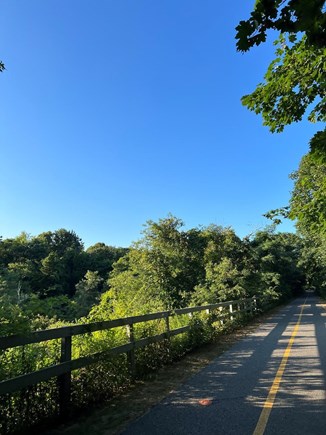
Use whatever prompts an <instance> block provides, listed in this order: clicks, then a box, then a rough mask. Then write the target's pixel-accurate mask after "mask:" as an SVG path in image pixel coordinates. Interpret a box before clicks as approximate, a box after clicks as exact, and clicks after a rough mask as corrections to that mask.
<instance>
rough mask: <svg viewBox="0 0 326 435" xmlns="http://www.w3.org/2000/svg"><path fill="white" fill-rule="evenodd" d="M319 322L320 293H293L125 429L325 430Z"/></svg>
mask: <svg viewBox="0 0 326 435" xmlns="http://www.w3.org/2000/svg"><path fill="white" fill-rule="evenodd" d="M303 305H304V306H303ZM325 322H326V311H325V309H324V307H323V305H322V303H321V301H320V300H319V299H318V298H316V297H315V296H313V295H312V294H308V295H307V298H306V296H305V297H304V298H300V299H296V300H295V301H294V302H292V303H291V304H290V305H288V306H286V307H284V308H282V309H281V310H280V311H279V312H278V313H277V314H275V315H273V316H272V317H270V318H269V319H268V320H267V321H266V322H265V323H264V324H262V325H261V326H260V327H259V328H258V329H257V330H256V331H255V332H254V333H252V334H251V335H249V336H247V337H246V338H244V339H243V340H241V341H240V342H238V343H237V344H236V345H234V346H233V347H232V348H231V349H230V350H229V351H227V352H225V353H224V354H223V355H221V356H220V357H218V358H216V359H215V360H214V361H213V362H212V363H211V364H210V365H208V366H207V367H206V368H205V369H204V370H202V371H201V372H199V373H197V374H196V375H195V376H193V377H192V378H191V379H190V380H189V381H188V382H187V383H186V384H184V385H183V386H182V387H181V388H180V389H178V390H177V391H175V392H173V393H171V394H170V395H169V396H168V397H167V398H166V399H165V400H163V401H162V402H161V403H160V404H158V405H157V406H155V407H153V408H152V409H151V410H150V411H149V412H147V413H146V414H145V415H144V416H143V417H141V418H140V419H138V420H137V421H135V422H134V423H132V424H130V425H129V427H128V428H127V429H126V430H125V431H124V432H123V434H124V435H132V434H133V435H136V434H137V435H143V434H144V435H147V434H148V435H150V434H151V435H154V434H253V433H254V432H255V435H259V434H262V433H265V434H266V435H271V434H277V435H278V434H287V435H289V434H293V435H299V434H305V435H308V434H309V435H310V434H312V435H315V434H320V435H324V434H325V433H326V400H325V373H326V327H325ZM296 325H297V326H296ZM284 355H285V356H286V357H284ZM280 367H281V370H280ZM272 386H273V388H272ZM273 389H274V390H275V391H274V393H276V394H274V396H275V398H274V400H273V401H272V403H270V402H268V401H267V402H266V399H267V398H268V397H269V398H270V397H271V395H273V394H271V392H272V393H273ZM262 421H264V422H263V423H262Z"/></svg>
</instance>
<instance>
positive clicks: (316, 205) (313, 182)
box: [289, 154, 326, 237]
mask: <svg viewBox="0 0 326 435" xmlns="http://www.w3.org/2000/svg"><path fill="white" fill-rule="evenodd" d="M291 177H292V179H293V180H294V181H295V184H294V189H293V191H292V196H291V200H290V210H289V217H290V218H292V219H296V220H297V228H298V229H299V231H300V232H301V233H302V234H305V235H307V236H308V237H312V236H317V235H319V236H321V237H325V235H326V164H324V163H321V162H318V161H316V160H315V159H314V158H313V156H312V155H311V154H307V155H306V156H304V157H303V158H302V160H301V163H300V166H299V169H298V170H297V171H296V172H294V173H293V174H292V175H291Z"/></svg>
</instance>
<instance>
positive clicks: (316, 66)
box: [236, 0, 326, 152]
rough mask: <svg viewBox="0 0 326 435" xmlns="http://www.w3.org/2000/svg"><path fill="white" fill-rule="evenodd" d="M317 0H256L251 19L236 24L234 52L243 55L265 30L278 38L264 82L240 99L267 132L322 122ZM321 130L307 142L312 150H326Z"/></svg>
mask: <svg viewBox="0 0 326 435" xmlns="http://www.w3.org/2000/svg"><path fill="white" fill-rule="evenodd" d="M323 7H324V1H320V0H289V1H284V0H257V1H256V4H255V7H254V10H253V11H252V12H251V15H250V18H249V19H248V20H246V21H241V22H240V23H239V25H238V26H237V28H236V30H237V34H236V39H237V49H238V50H240V51H247V50H249V49H251V48H252V47H253V46H254V45H259V44H260V43H262V42H265V41H266V38H267V31H268V30H271V29H273V30H277V31H279V32H280V33H281V34H280V36H279V37H278V39H276V41H275V45H276V47H277V48H276V53H275V55H276V56H275V59H274V60H273V61H272V62H271V64H270V65H269V67H268V69H267V72H266V74H265V77H264V82H263V83H260V84H258V86H257V87H256V89H255V90H254V91H253V92H252V93H251V94H248V95H245V96H244V97H242V103H243V104H244V105H245V106H247V107H248V108H249V109H250V110H252V111H254V112H255V113H256V114H261V115H262V117H263V124H264V125H266V126H268V127H269V129H270V131H271V132H281V131H283V129H284V127H285V126H286V125H289V124H291V123H294V122H298V121H301V120H302V119H303V116H304V114H305V113H306V112H307V110H309V114H308V120H309V121H311V122H323V121H325V120H326V49H325V46H326V14H325V12H324V9H323ZM325 142H326V131H325V130H321V131H320V132H318V133H317V134H316V135H315V136H314V137H313V139H312V140H311V149H312V150H313V151H314V152H318V150H320V149H321V148H322V149H323V151H324V150H325V145H324V144H325Z"/></svg>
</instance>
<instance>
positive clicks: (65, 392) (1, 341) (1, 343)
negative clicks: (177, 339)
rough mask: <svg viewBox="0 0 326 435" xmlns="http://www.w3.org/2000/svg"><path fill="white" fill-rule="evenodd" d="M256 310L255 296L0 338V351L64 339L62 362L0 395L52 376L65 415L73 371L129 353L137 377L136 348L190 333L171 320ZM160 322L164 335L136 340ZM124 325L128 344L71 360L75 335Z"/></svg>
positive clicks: (7, 383)
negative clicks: (144, 326)
mask: <svg viewBox="0 0 326 435" xmlns="http://www.w3.org/2000/svg"><path fill="white" fill-rule="evenodd" d="M223 308H224V309H225V308H227V311H226V312H225V311H224V312H223ZM234 308H236V309H234ZM256 310H257V298H256V297H252V298H247V299H239V300H233V301H226V302H221V303H217V304H210V305H204V306H195V307H187V308H181V309H176V310H174V311H161V312H157V313H151V314H145V315H141V316H132V317H125V318H120V319H114V320H108V321H102V322H94V323H89V324H83V325H73V326H64V327H61V328H54V329H47V330H43V331H37V332H31V333H29V334H27V335H12V336H8V337H0V350H6V349H10V348H14V347H17V346H25V345H28V344H33V343H41V342H43V341H48V340H56V339H61V354H60V363H58V364H55V365H52V366H49V367H46V368H43V369H40V370H37V371H34V372H31V373H27V374H24V375H21V376H17V377H15V378H12V379H8V380H4V381H2V382H0V395H2V394H7V393H13V392H15V391H19V390H22V389H23V388H26V387H29V386H32V385H35V384H38V383H40V382H44V381H47V380H49V379H51V378H53V377H57V378H58V384H59V409H60V413H62V414H64V413H65V412H66V411H67V409H68V408H69V403H70V399H71V372H72V371H73V370H76V369H80V368H82V367H87V366H89V365H90V364H94V363H96V362H98V361H100V360H101V359H103V358H104V357H109V356H112V355H119V354H123V353H126V354H127V359H128V365H129V370H130V373H131V374H134V372H135V350H136V349H139V348H142V347H145V346H148V345H149V344H152V343H157V342H160V341H163V340H166V339H170V338H171V337H172V336H175V335H178V334H183V333H185V332H187V331H189V330H190V325H187V326H183V327H180V328H177V329H172V330H171V329H170V322H169V319H170V318H171V317H173V316H180V315H185V314H188V315H189V316H190V317H191V316H192V315H193V313H196V312H201V311H206V313H213V312H216V320H220V321H221V322H223V319H224V318H225V317H229V319H230V320H233V319H234V317H236V316H237V315H239V314H241V313H244V312H251V313H252V314H253V313H254V312H255V311H256ZM159 319H165V323H166V328H165V329H166V330H165V332H163V333H161V334H158V335H154V336H149V337H146V338H141V339H139V340H135V337H134V327H133V325H135V324H137V323H144V322H148V321H151V320H159ZM121 326H125V327H126V333H127V339H128V343H126V344H123V345H120V346H117V347H113V348H110V349H107V350H104V351H101V352H97V353H94V354H91V355H88V356H83V357H79V358H76V359H72V337H73V336H75V335H81V334H88V333H91V332H96V331H103V330H109V329H113V328H117V327H121Z"/></svg>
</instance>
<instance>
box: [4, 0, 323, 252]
mask: <svg viewBox="0 0 326 435" xmlns="http://www.w3.org/2000/svg"><path fill="white" fill-rule="evenodd" d="M252 4H253V1H252V0H250V1H242V0H236V1H235V2H232V3H230V2H229V3H224V2H217V1H216V0H206V1H199V0H197V1H191V0H187V1H186V0H155V1H153V0H115V1H113V0H96V1H94V2H90V1H88V0H87V1H85V0H69V1H67V0H46V1H44V0H29V1H28V2H27V1H26V0H2V2H1V4H0V59H1V60H3V61H4V62H5V64H6V68H7V70H6V71H5V72H4V73H3V74H1V75H0V95H1V106H0V161H1V171H0V235H2V236H3V237H4V238H6V237H14V236H17V235H18V234H19V233H20V232H21V231H27V232H28V233H31V234H32V235H37V234H39V233H40V232H43V231H47V230H55V229H59V228H66V229H70V230H74V231H76V233H77V234H78V235H79V236H80V237H81V238H82V239H83V241H84V242H85V245H86V246H89V245H91V244H93V243H96V242H98V241H102V242H105V243H107V244H112V245H117V246H128V245H129V244H130V243H131V241H133V240H137V239H138V238H139V237H140V231H141V230H142V225H143V224H144V223H145V222H146V221H147V220H148V219H152V220H157V219H159V218H162V217H165V216H166V215H167V214H168V213H172V214H174V215H176V216H177V217H179V218H181V219H183V220H184V221H185V223H186V225H187V227H195V226H198V225H208V224H209V223H216V224H219V225H224V226H229V225H230V226H232V227H233V228H234V229H235V230H236V232H237V233H238V234H239V235H240V236H245V235H246V234H248V233H251V232H253V231H255V230H257V229H258V228H262V227H263V226H264V225H265V224H266V223H268V222H267V221H266V220H265V219H264V218H263V217H262V214H263V213H265V212H266V211H268V210H270V209H273V208H277V207H280V206H283V205H286V204H287V202H288V199H289V196H290V193H289V192H290V191H291V188H292V182H291V180H289V179H288V174H289V173H290V172H292V171H293V170H295V169H296V168H297V166H298V163H299V161H300V158H301V157H302V155H303V154H304V153H305V152H306V151H307V150H308V141H309V138H310V137H311V136H312V134H313V133H314V132H315V131H316V126H313V125H309V124H308V123H307V122H303V123H300V124H297V125H294V126H290V127H288V128H287V129H286V131H285V132H284V133H282V134H278V135H275V134H274V135H272V134H271V133H269V131H268V129H267V128H266V127H263V126H262V120H261V118H260V117H258V116H256V115H255V114H253V113H251V112H249V111H248V110H247V109H245V108H244V107H243V106H242V105H241V102H240V98H241V96H242V95H244V94H246V93H249V92H250V91H251V90H253V89H254V88H255V86H256V84H257V83H258V82H260V81H261V80H262V77H263V74H264V72H265V70H266V67H267V66H268V64H269V62H270V61H271V59H272V58H273V46H272V44H271V43H267V44H264V45H263V46H261V47H258V48H256V49H254V50H253V51H252V52H250V53H248V54H240V53H237V52H236V49H235V39H234V35H235V31H234V28H235V26H236V25H237V23H238V22H239V20H240V19H245V18H247V16H248V14H249V12H250V10H251V7H252ZM290 228H291V225H290V224H289V225H285V226H284V229H285V230H288V229H290Z"/></svg>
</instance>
